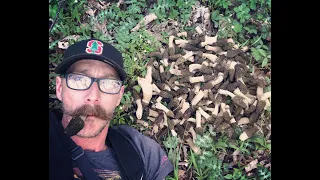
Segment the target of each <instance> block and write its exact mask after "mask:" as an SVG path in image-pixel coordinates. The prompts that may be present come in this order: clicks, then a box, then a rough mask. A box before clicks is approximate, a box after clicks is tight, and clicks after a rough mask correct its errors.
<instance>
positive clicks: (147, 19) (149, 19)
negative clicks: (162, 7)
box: [131, 13, 157, 32]
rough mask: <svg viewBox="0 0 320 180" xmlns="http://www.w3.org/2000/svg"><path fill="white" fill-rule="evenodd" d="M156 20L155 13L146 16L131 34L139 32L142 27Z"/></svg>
mask: <svg viewBox="0 0 320 180" xmlns="http://www.w3.org/2000/svg"><path fill="white" fill-rule="evenodd" d="M156 19H157V16H156V15H155V14H154V13H151V14H148V15H146V16H145V17H144V18H143V19H142V20H141V21H140V22H139V23H138V24H137V25H136V26H135V27H134V28H133V29H131V32H135V31H137V30H139V29H140V27H141V26H142V25H147V24H149V23H150V22H152V21H154V20H156Z"/></svg>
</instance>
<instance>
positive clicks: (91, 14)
mask: <svg viewBox="0 0 320 180" xmlns="http://www.w3.org/2000/svg"><path fill="white" fill-rule="evenodd" d="M96 11H97V10H96V9H95V10H92V9H91V8H89V9H88V10H87V11H86V13H87V14H89V16H94V13H95V12H96Z"/></svg>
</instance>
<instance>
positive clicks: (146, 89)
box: [138, 77, 152, 106]
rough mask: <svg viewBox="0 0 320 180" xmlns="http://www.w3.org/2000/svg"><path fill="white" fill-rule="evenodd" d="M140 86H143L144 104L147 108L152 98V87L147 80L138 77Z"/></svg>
mask: <svg viewBox="0 0 320 180" xmlns="http://www.w3.org/2000/svg"><path fill="white" fill-rule="evenodd" d="M138 84H139V85H140V86H141V88H142V92H143V99H142V103H144V105H145V106H148V104H149V102H150V99H151V98H152V85H151V83H150V82H148V81H147V80H146V79H145V78H141V77H138Z"/></svg>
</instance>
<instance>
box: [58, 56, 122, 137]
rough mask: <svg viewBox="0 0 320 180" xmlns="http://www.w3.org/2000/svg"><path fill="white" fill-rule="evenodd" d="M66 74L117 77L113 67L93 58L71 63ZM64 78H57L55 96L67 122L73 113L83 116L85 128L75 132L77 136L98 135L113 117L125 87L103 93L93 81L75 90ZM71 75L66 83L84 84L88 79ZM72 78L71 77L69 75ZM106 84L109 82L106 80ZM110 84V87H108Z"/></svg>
mask: <svg viewBox="0 0 320 180" xmlns="http://www.w3.org/2000/svg"><path fill="white" fill-rule="evenodd" d="M67 72H68V73H75V74H80V75H85V76H88V77H93V78H110V79H118V80H119V78H118V77H119V76H118V73H117V71H116V70H115V69H113V68H112V67H111V66H110V65H108V64H107V63H104V62H101V61H96V60H80V61H77V62H76V63H74V64H72V65H71V66H70V67H69V69H68V71H67ZM66 78H67V77H64V78H61V77H57V78H56V93H57V97H58V99H59V100H60V101H62V103H63V110H64V114H65V115H67V117H68V121H70V120H71V118H72V117H71V116H73V115H85V116H87V118H86V119H85V126H84V128H83V129H82V130H81V131H79V133H78V134H77V135H78V136H80V137H95V136H97V135H98V134H99V133H100V132H101V131H102V130H103V129H104V128H105V127H106V126H107V125H108V123H109V121H110V120H111V119H112V116H113V112H114V110H115V108H116V107H117V106H118V105H119V104H120V101H121V98H122V95H123V92H124V86H121V89H120V91H119V93H117V94H106V93H104V92H102V91H100V90H99V87H98V83H97V82H94V83H93V84H92V85H91V87H90V88H89V89H87V90H74V89H70V88H69V87H68V86H67V83H66ZM76 78H78V77H76ZM76 78H73V79H72V81H71V80H70V81H68V82H69V86H77V87H79V86H83V84H88V83H86V82H90V80H88V79H86V80H83V79H81V80H80V79H79V78H78V79H79V82H78V79H76ZM69 79H71V78H69ZM105 83H107V85H108V83H109V81H107V82H105ZM108 87H109V86H108Z"/></svg>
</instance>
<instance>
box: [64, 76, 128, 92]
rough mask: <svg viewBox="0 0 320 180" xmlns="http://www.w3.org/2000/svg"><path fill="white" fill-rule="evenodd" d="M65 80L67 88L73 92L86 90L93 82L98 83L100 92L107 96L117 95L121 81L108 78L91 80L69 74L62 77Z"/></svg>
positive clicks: (86, 77) (90, 78)
mask: <svg viewBox="0 0 320 180" xmlns="http://www.w3.org/2000/svg"><path fill="white" fill-rule="evenodd" d="M62 77H64V78H66V81H67V86H68V88H70V89H73V90H87V89H89V88H90V87H91V85H92V84H93V83H94V82H97V83H98V87H99V89H100V91H101V92H104V93H107V94H118V93H119V91H120V89H121V86H122V81H120V80H116V79H109V78H93V77H89V76H86V75H83V74H76V73H69V74H65V75H62Z"/></svg>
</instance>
